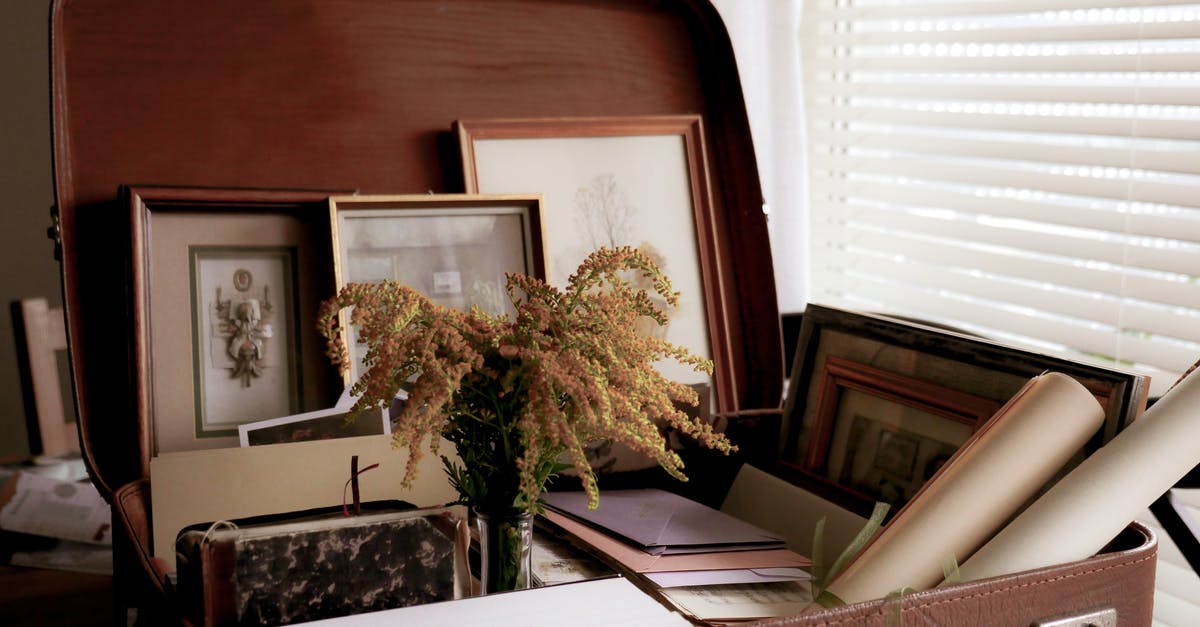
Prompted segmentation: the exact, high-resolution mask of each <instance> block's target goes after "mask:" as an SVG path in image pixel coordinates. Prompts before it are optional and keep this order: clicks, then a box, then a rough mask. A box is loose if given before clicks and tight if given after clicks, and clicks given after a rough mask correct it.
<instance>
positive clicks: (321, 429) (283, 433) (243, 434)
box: [238, 407, 392, 447]
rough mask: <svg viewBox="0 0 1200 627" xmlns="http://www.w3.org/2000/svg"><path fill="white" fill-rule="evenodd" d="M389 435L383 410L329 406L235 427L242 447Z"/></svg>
mask: <svg viewBox="0 0 1200 627" xmlns="http://www.w3.org/2000/svg"><path fill="white" fill-rule="evenodd" d="M391 433H392V422H391V420H390V419H389V417H388V411H387V410H386V409H384V408H376V409H371V410H367V411H363V412H359V413H357V414H355V413H353V412H351V411H349V409H348V408H345V407H331V408H329V409H319V410H317V411H311V412H304V413H302V414H296V415H293V416H282V417H279V418H270V419H267V420H258V421H255V422H246V423H242V424H240V425H238V444H239V445H240V446H242V447H247V446H264V445H269V444H287V443H291V442H310V441H313V440H331V439H337V438H354V437H360V436H369V435H391Z"/></svg>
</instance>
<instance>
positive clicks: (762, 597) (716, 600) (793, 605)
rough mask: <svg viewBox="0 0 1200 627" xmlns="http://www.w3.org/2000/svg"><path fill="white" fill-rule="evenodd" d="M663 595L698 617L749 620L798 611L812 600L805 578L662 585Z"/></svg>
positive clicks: (810, 589)
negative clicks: (763, 581)
mask: <svg viewBox="0 0 1200 627" xmlns="http://www.w3.org/2000/svg"><path fill="white" fill-rule="evenodd" d="M662 594H663V596H665V597H667V599H668V600H669V601H670V602H671V603H674V604H675V606H676V607H678V608H679V609H680V610H682V611H683V612H685V613H687V614H689V615H691V616H694V617H696V618H699V619H701V620H710V621H711V620H749V619H753V618H768V617H772V616H791V615H794V614H799V613H800V612H801V611H803V610H804V608H805V607H807V606H808V605H809V604H810V603H811V602H812V588H811V586H810V585H809V583H808V582H807V581H799V582H780V583H763V584H733V585H727V586H693V587H687V588H666V589H663V590H662Z"/></svg>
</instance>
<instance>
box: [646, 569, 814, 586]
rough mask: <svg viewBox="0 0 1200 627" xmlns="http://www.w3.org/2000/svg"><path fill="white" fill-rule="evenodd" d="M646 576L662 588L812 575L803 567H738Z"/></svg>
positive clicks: (789, 578) (770, 580)
mask: <svg viewBox="0 0 1200 627" xmlns="http://www.w3.org/2000/svg"><path fill="white" fill-rule="evenodd" d="M645 577H646V578H647V579H649V580H650V581H653V582H654V583H655V585H657V586H658V587H660V588H680V587H683V586H716V585H727V584H735V583H771V582H775V581H806V580H808V579H812V575H811V574H810V573H809V572H808V571H806V570H804V569H803V568H738V569H733V570H677V571H670V572H663V573H646V574H645Z"/></svg>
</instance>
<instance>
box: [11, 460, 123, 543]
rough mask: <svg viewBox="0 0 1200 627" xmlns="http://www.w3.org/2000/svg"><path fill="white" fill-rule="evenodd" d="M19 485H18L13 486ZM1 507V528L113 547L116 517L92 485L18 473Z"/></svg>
mask: <svg viewBox="0 0 1200 627" xmlns="http://www.w3.org/2000/svg"><path fill="white" fill-rule="evenodd" d="M13 483H15V486H14V485H12V484H13ZM9 490H12V496H11V498H9V499H8V500H7V502H5V503H4V505H3V507H0V529H4V530H7V531H17V532H21V533H28V534H33V535H37V536H45V537H49V538H59V539H61V540H73V541H75V542H86V543H89V544H101V545H111V544H112V514H111V510H110V509H109V506H108V503H106V502H105V501H104V498H103V497H101V496H100V493H99V492H97V491H96V487H95V486H93V485H92V484H91V483H85V482H78V481H60V480H58V479H53V478H50V477H43V476H39V475H32V474H28V473H24V472H18V473H17V474H16V475H15V477H11V478H9V480H8V484H6V485H5V490H4V492H5V493H8V491H9Z"/></svg>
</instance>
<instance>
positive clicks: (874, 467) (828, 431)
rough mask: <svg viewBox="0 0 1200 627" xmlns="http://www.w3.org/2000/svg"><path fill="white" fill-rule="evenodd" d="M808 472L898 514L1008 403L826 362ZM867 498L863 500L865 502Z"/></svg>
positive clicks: (859, 501) (845, 362)
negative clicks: (894, 510) (887, 507)
mask: <svg viewBox="0 0 1200 627" xmlns="http://www.w3.org/2000/svg"><path fill="white" fill-rule="evenodd" d="M819 377H820V386H819V388H818V400H817V414H816V416H815V419H814V425H813V435H812V437H810V438H809V443H808V448H807V451H806V454H805V457H804V461H803V464H802V465H803V468H804V469H805V470H807V471H809V472H812V473H815V474H817V475H820V476H821V477H823V478H824V479H826V480H829V481H831V482H833V483H834V484H835V485H837V486H841V487H843V488H845V492H846V494H845V495H844V499H843V500H846V501H849V502H851V503H853V504H854V509H856V510H868V509H870V507H871V506H873V504H874V503H875V502H876V501H883V502H887V503H890V504H891V505H892V507H893V508H894V509H899V508H900V507H901V506H902V505H903V504H904V503H906V502H907V501H908V500H909V499H911V498H912V497H913V496H914V495H915V494H916V492H917V490H919V489H920V487H921V486H922V485H923V484H924V482H925V481H926V480H928V479H929V478H930V477H931V476H933V472H935V471H936V470H937V468H940V464H939V463H938V462H939V461H940V462H943V463H944V462H945V461H946V460H947V459H949V458H950V456H951V455H953V454H954V451H956V450H957V449H958V447H960V446H961V445H962V444H963V443H964V442H966V441H967V440H968V439H969V438H970V437H971V434H972V433H974V432H975V431H976V430H978V429H979V427H981V426H982V425H983V423H984V422H986V421H987V419H988V418H990V417H991V416H992V415H993V414H994V413H995V412H996V411H997V410H998V409H1000V407H1001V405H1002V403H1001V402H999V401H996V400H993V399H988V398H984V397H979V396H975V395H972V394H967V393H964V392H960V391H958V390H953V389H948V388H945V387H942V386H939V385H934V384H931V383H928V382H925V381H921V380H919V379H915V378H912V377H906V376H902V375H897V374H894V373H890V372H886V371H883V370H880V369H877V368H873V367H871V366H868V365H865V364H860V363H857V362H854V361H851V360H849V359H843V358H840V357H836V356H828V357H826V358H825V361H824V363H823V365H822V367H821V370H820V375H819ZM861 497H865V500H864V498H861Z"/></svg>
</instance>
